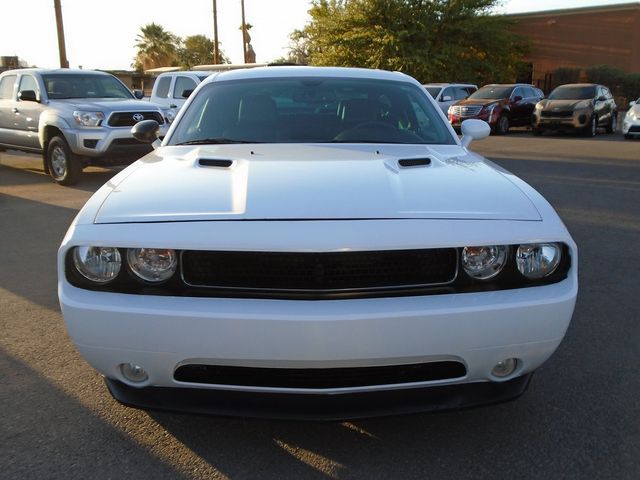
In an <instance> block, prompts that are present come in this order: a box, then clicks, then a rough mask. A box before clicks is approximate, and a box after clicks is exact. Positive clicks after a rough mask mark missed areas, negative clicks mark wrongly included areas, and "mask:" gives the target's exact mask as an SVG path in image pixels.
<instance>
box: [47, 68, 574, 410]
mask: <svg viewBox="0 0 640 480" xmlns="http://www.w3.org/2000/svg"><path fill="white" fill-rule="evenodd" d="M157 128H158V126H157V124H155V122H153V121H144V122H140V123H139V124H137V125H136V126H135V127H134V133H135V135H136V138H138V139H139V140H141V141H148V142H153V141H154V140H155V143H159V142H158V141H157V138H156V135H157ZM462 131H463V137H462V139H458V137H457V136H456V134H455V132H454V131H453V130H452V129H451V127H450V125H449V124H448V122H447V121H446V119H445V117H444V116H443V114H442V112H441V111H440V109H439V108H438V106H437V105H435V104H434V102H433V100H432V99H431V98H429V96H428V94H427V93H426V92H425V90H424V89H423V88H422V86H421V85H420V83H418V82H417V81H415V80H414V79H413V78H411V77H408V76H406V75H404V74H401V73H394V72H384V71H373V70H364V69H342V68H310V67H265V68H255V69H250V70H238V71H231V72H225V73H220V74H217V75H213V76H211V77H209V79H207V80H206V81H204V82H203V83H202V84H200V85H199V86H198V88H197V89H196V91H195V92H194V93H193V94H192V95H191V98H190V99H189V101H188V102H187V104H186V105H185V107H184V108H183V109H182V110H181V112H180V114H179V115H178V118H177V119H176V121H175V122H174V123H173V125H172V126H171V129H170V130H169V132H168V133H167V136H166V137H165V138H164V139H163V141H162V143H161V145H159V146H158V148H156V149H155V150H154V152H152V153H150V154H149V155H147V156H145V157H144V158H142V159H140V160H139V161H138V162H136V163H135V164H133V165H131V166H130V167H128V168H127V169H125V170H123V171H122V172H120V173H119V174H118V175H116V176H115V177H114V178H113V179H111V180H110V181H109V182H108V183H107V184H105V185H104V186H103V187H102V188H100V189H99V190H98V191H97V192H96V193H95V194H94V195H93V197H92V198H91V199H90V200H89V201H88V202H87V204H86V205H85V206H84V208H83V209H82V210H81V211H80V213H79V214H78V216H77V217H76V218H75V220H74V221H73V224H72V225H71V227H70V229H69V231H68V233H67V235H66V237H65V238H64V240H63V242H62V245H61V247H60V250H59V255H58V271H59V285H58V289H59V297H60V303H61V306H62V311H63V314H64V318H65V321H66V324H67V327H68V330H69V334H70V336H71V338H72V339H73V341H74V343H75V345H76V347H77V348H78V350H79V351H80V353H81V354H82V356H83V357H84V358H85V359H86V360H87V361H88V362H89V363H90V364H91V365H92V366H93V367H94V368H95V369H96V370H97V371H98V372H100V373H101V374H102V375H103V376H104V378H105V380H106V383H107V386H108V388H109V390H110V392H111V394H112V395H113V396H114V397H115V398H116V399H117V400H119V401H120V402H122V403H124V404H127V405H132V406H136V407H140V408H148V409H167V410H176V411H188V412H197V413H214V414H223V415H249V416H269V417H280V418H314V419H341V418H357V417H366V416H376V415H384V414H393V413H402V412H417V411H427V410H441V409H451V408H459V407H465V406H470V405H479V404H486V403H493V402H499V401H504V400H507V399H511V398H514V397H516V396H518V395H520V394H521V393H522V392H524V391H525V389H526V388H527V386H528V383H529V381H530V378H531V374H532V372H533V371H534V370H535V369H536V368H538V367H539V366H540V365H542V364H543V363H544V362H545V361H546V360H547V359H548V358H549V357H550V356H551V355H552V353H553V352H554V350H555V349H556V348H557V347H558V345H559V344H560V342H561V341H562V338H563V337H564V335H565V332H566V330H567V327H568V325H569V322H570V320H571V316H572V314H573V309H574V305H575V300H576V294H577V289H578V281H577V250H576V245H575V243H574V242H573V240H572V239H571V236H570V235H569V233H568V232H567V229H566V228H565V226H564V225H563V223H562V221H561V220H560V218H559V217H558V215H557V214H556V213H555V211H554V210H553V208H552V207H551V206H550V205H549V203H548V202H547V201H545V200H544V198H543V197H542V196H541V195H540V194H538V193H537V192H536V191H535V190H534V189H533V188H531V187H530V186H529V185H527V184H526V183H525V182H523V181H522V180H520V179H518V178H517V177H515V176H514V175H512V174H510V173H509V172H507V171H505V170H503V169H501V168H500V167H498V166H496V165H494V164H492V163H491V162H489V161H488V160H486V159H484V158H483V157H481V156H479V155H477V154H475V153H473V152H471V151H469V150H468V148H467V147H468V145H469V142H471V141H472V140H474V139H481V138H484V137H485V136H487V135H488V133H489V128H488V126H487V125H486V124H485V123H483V122H481V121H478V120H468V121H466V122H465V123H464V124H463V126H462Z"/></svg>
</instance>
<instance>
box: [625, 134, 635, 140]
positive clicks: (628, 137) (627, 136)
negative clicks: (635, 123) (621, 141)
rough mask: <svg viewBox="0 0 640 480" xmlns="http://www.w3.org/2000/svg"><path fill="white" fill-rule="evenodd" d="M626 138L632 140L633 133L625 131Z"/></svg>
mask: <svg viewBox="0 0 640 480" xmlns="http://www.w3.org/2000/svg"><path fill="white" fill-rule="evenodd" d="M624 138H625V139H626V140H631V139H632V138H633V135H630V134H628V133H625V134H624Z"/></svg>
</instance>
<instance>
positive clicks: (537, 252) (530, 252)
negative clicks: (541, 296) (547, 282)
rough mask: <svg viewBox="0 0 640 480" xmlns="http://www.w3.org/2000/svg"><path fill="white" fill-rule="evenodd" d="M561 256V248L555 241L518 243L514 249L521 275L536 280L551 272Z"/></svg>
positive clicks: (556, 266)
mask: <svg viewBox="0 0 640 480" xmlns="http://www.w3.org/2000/svg"><path fill="white" fill-rule="evenodd" d="M561 256H562V248H561V247H560V245H559V244H557V243H532V244H526V245H520V246H519V247H518V250H517V251H516V265H517V266H518V270H519V271H520V273H521V274H522V275H524V276H525V277H527V278H529V279H532V280H536V279H539V278H543V277H546V276H547V275H550V274H551V273H553V272H554V271H555V269H556V268H558V265H559V264H560V257H561Z"/></svg>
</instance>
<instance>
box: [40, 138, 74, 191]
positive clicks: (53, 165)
mask: <svg viewBox="0 0 640 480" xmlns="http://www.w3.org/2000/svg"><path fill="white" fill-rule="evenodd" d="M46 161H47V166H48V167H49V175H51V178H53V181H54V182H56V183H58V184H60V185H74V184H76V183H78V180H79V179H80V174H81V173H82V162H81V161H80V159H79V158H78V156H77V155H75V154H74V153H73V152H72V151H71V149H70V148H69V144H68V143H67V141H66V140H65V139H64V138H63V137H53V138H52V139H51V141H50V142H49V146H48V147H47V156H46Z"/></svg>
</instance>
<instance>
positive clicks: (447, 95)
mask: <svg viewBox="0 0 640 480" xmlns="http://www.w3.org/2000/svg"><path fill="white" fill-rule="evenodd" d="M423 87H424V88H426V89H427V92H429V94H430V95H431V96H432V97H433V99H434V100H435V101H436V103H437V104H438V106H439V107H440V109H441V110H442V111H443V112H444V114H445V116H446V115H447V111H448V110H449V107H450V106H451V105H453V104H454V103H456V102H457V101H458V100H464V99H465V98H467V97H469V95H471V94H472V93H473V92H475V91H476V90H478V86H477V85H473V84H471V83H427V84H425V85H423Z"/></svg>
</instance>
